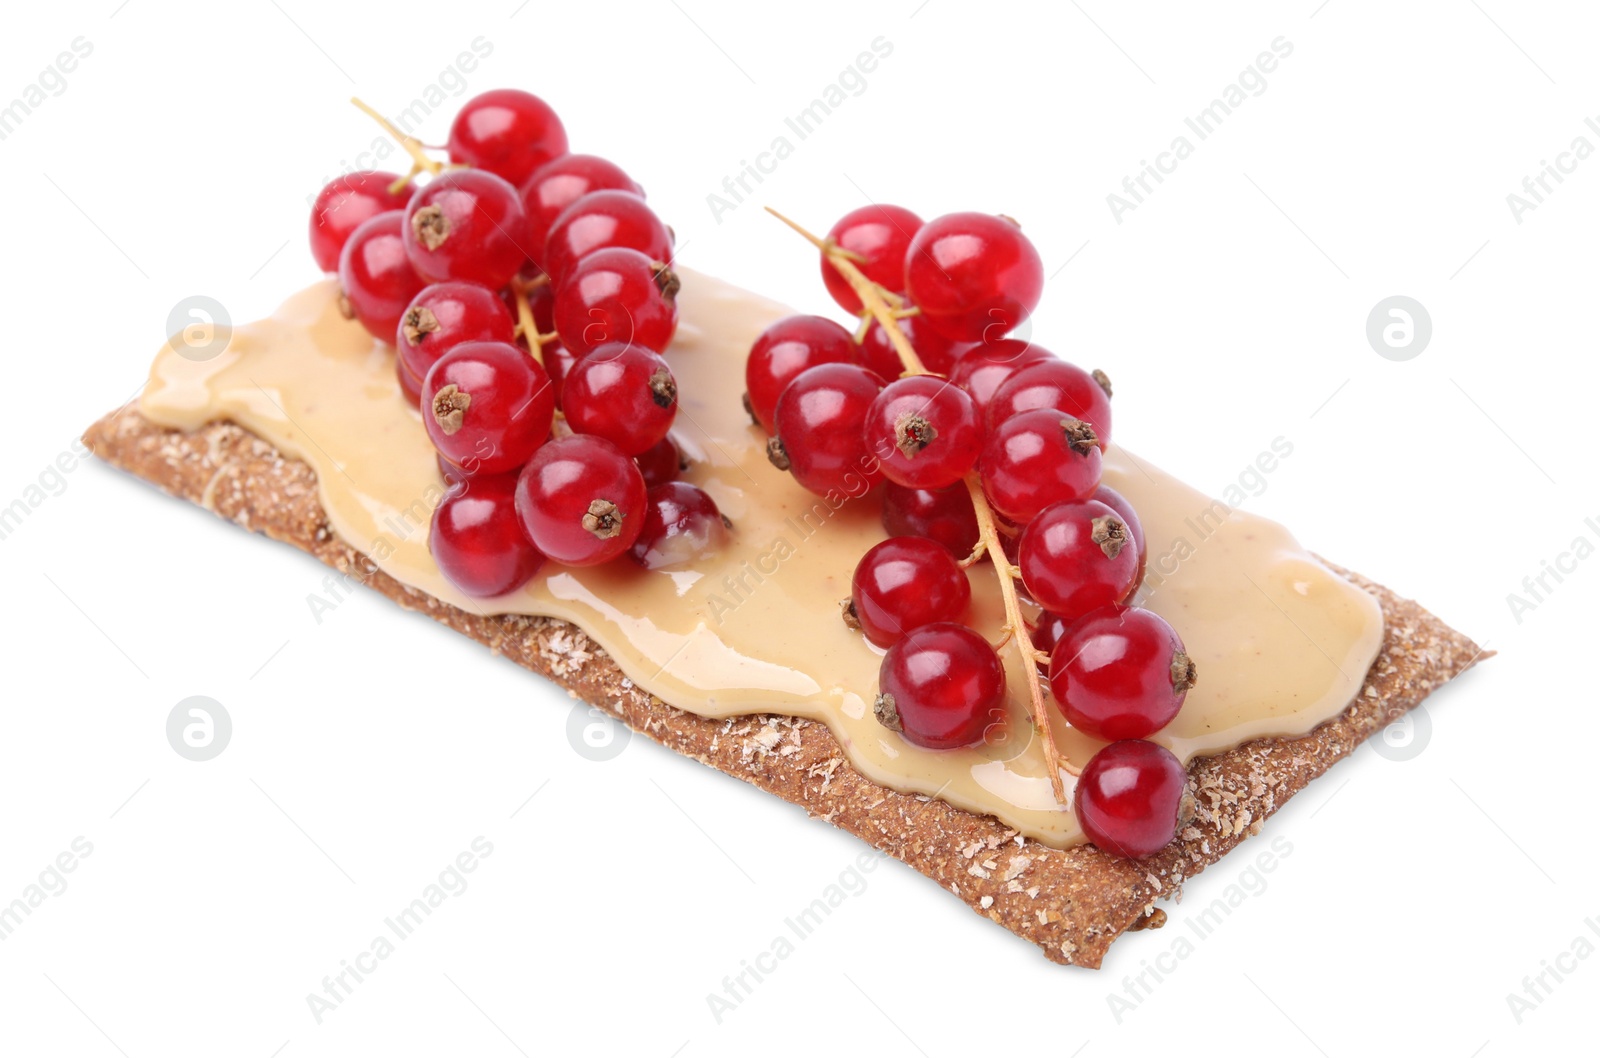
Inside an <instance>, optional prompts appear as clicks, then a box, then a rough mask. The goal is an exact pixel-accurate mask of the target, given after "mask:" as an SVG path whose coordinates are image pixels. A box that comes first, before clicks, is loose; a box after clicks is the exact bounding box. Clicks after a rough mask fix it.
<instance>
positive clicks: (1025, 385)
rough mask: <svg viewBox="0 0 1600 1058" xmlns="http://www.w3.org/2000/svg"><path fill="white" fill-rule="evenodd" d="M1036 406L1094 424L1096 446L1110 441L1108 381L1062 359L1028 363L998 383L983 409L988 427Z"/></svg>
mask: <svg viewBox="0 0 1600 1058" xmlns="http://www.w3.org/2000/svg"><path fill="white" fill-rule="evenodd" d="M1037 408H1054V409H1055V410H1056V411H1064V412H1066V413H1067V414H1068V415H1071V416H1072V417H1073V418H1075V419H1082V420H1083V421H1084V422H1086V423H1088V424H1089V425H1090V426H1091V427H1093V428H1094V432H1095V436H1096V437H1098V438H1099V443H1100V450H1101V451H1105V449H1106V446H1107V445H1109V444H1110V442H1111V381H1110V380H1109V379H1107V378H1106V376H1105V374H1104V373H1103V372H1095V373H1094V374H1090V373H1089V372H1088V371H1085V370H1084V369H1083V368H1081V367H1078V366H1076V365H1074V364H1069V363H1067V362H1066V361H1065V360H1061V359H1050V360H1045V361H1041V362H1039V363H1032V364H1028V365H1027V366H1026V367H1024V368H1022V369H1021V370H1019V371H1018V372H1017V373H1016V374H1014V375H1012V376H1011V377H1010V378H1008V379H1006V380H1005V382H1003V383H1001V385H1000V386H999V388H997V389H996V390H995V391H994V396H993V397H992V398H991V399H990V401H989V407H988V410H987V412H986V413H985V414H986V415H987V416H988V419H987V421H988V424H989V426H990V427H994V426H997V425H999V424H1000V423H1003V422H1005V421H1006V420H1007V419H1009V418H1011V417H1012V416H1014V415H1021V414H1022V413H1023V412H1025V411H1033V410H1035V409H1037Z"/></svg>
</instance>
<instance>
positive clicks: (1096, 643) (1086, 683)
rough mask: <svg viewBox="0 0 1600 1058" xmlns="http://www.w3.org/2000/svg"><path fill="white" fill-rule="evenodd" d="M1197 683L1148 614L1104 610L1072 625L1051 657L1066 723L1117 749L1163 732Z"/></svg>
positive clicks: (1190, 665) (1175, 644)
mask: <svg viewBox="0 0 1600 1058" xmlns="http://www.w3.org/2000/svg"><path fill="white" fill-rule="evenodd" d="M1194 683H1195V664H1194V662H1193V661H1192V660H1190V658H1189V655H1188V654H1186V653H1184V649H1183V641H1182V640H1180V639H1179V638H1178V633H1177V632H1175V631H1173V629H1172V626H1171V625H1169V624H1168V623H1167V622H1166V621H1164V620H1162V619H1161V617H1159V616H1158V615H1156V614H1154V613H1152V612H1150V611H1149V610H1144V609H1139V608H1137V607H1128V606H1104V607H1101V608H1100V609H1098V610H1094V611H1092V612H1090V613H1088V614H1085V615H1084V616H1083V617H1080V618H1078V620H1076V621H1074V622H1073V623H1072V624H1071V625H1070V626H1068V628H1067V629H1066V631H1065V632H1064V633H1063V634H1062V636H1061V638H1060V640H1059V641H1058V642H1057V643H1056V644H1055V647H1054V648H1053V650H1052V651H1051V656H1050V690H1051V691H1052V692H1053V693H1054V694H1055V698H1056V704H1057V705H1058V706H1060V708H1061V714H1062V715H1063V716H1065V717H1066V718H1067V722H1068V723H1070V724H1071V725H1072V726H1073V727H1075V728H1077V729H1078V730H1079V731H1082V732H1083V733H1084V734H1086V735H1091V736H1093V737H1094V738H1100V739H1105V740H1106V741H1108V742H1115V741H1117V740H1118V739H1125V738H1144V737H1146V736H1148V735H1152V734H1154V733H1155V732H1157V731H1159V730H1161V729H1162V728H1163V727H1166V726H1167V724H1169V723H1171V722H1172V719H1173V717H1175V716H1177V715H1178V710H1179V709H1180V708H1182V707H1183V699H1184V696H1185V695H1186V694H1187V693H1188V691H1189V688H1191V687H1193V686H1194Z"/></svg>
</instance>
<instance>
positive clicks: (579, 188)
mask: <svg viewBox="0 0 1600 1058" xmlns="http://www.w3.org/2000/svg"><path fill="white" fill-rule="evenodd" d="M591 191H626V192H628V193H629V194H634V195H638V196H639V197H640V198H643V197H644V189H643V188H641V187H640V186H639V185H638V184H636V183H634V182H633V180H632V178H630V177H629V176H628V174H627V173H625V172H623V171H622V170H621V169H620V168H618V167H617V166H615V165H613V164H611V163H610V162H608V161H606V160H605V159H604V158H597V157H596V156H594V155H592V154H563V155H562V156H561V157H559V158H556V159H553V160H551V161H548V162H546V163H545V164H543V165H541V166H540V167H539V168H538V169H536V170H534V173H533V175H532V176H530V177H528V179H527V180H526V181H525V182H524V183H523V185H522V208H523V210H524V212H526V213H527V214H528V231H529V233H530V238H531V240H532V241H531V242H530V243H529V244H528V245H529V246H530V247H532V248H534V249H535V250H538V249H540V248H542V247H543V246H544V243H545V240H546V239H547V238H549V237H550V227H551V225H553V224H555V222H556V218H557V217H559V216H561V212H562V211H563V210H565V209H566V208H567V207H568V206H570V205H572V204H573V203H574V202H576V201H578V199H580V198H582V197H583V196H584V195H587V194H588V193H589V192H591Z"/></svg>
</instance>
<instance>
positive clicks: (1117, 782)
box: [1072, 739, 1188, 859]
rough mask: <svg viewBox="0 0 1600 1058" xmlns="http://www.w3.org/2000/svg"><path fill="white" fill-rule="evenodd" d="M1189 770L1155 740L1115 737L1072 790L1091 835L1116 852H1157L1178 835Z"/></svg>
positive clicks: (1138, 855) (1075, 810)
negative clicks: (1179, 813)
mask: <svg viewBox="0 0 1600 1058" xmlns="http://www.w3.org/2000/svg"><path fill="white" fill-rule="evenodd" d="M1187 783H1188V774H1187V773H1186V772H1185V771H1184V770H1183V765H1182V764H1179V763H1178V758H1177V757H1174V756H1173V755H1172V754H1171V753H1169V752H1168V751H1167V750H1165V749H1162V748H1161V747H1160V746H1158V745H1156V744H1155V743H1154V742H1141V741H1139V740H1137V739H1130V740H1128V741H1125V742H1113V743H1111V745H1109V746H1106V747H1105V748H1104V749H1102V750H1101V751H1100V752H1099V753H1096V754H1095V755H1094V756H1093V757H1092V758H1090V760H1089V763H1088V765H1087V766H1085V767H1084V769H1083V774H1082V775H1079V776H1078V784H1077V787H1076V788H1075V789H1074V790H1073V793H1072V810H1073V813H1074V814H1075V815H1076V816H1077V817H1078V823H1079V825H1080V826H1082V827H1083V832H1084V833H1085V834H1086V835H1088V837H1089V840H1090V841H1092V842H1094V843H1095V844H1096V845H1098V846H1099V847H1100V848H1101V850H1102V851H1104V852H1109V853H1111V854H1113V855H1115V856H1127V857H1130V858H1133V859H1142V858H1144V857H1145V856H1152V855H1154V854H1155V853H1157V852H1160V851H1161V850H1162V849H1164V848H1166V847H1167V845H1168V844H1169V843H1170V842H1171V841H1172V839H1173V838H1175V837H1177V834H1178V812H1179V809H1180V808H1181V807H1182V804H1183V791H1184V787H1185V786H1186V785H1187Z"/></svg>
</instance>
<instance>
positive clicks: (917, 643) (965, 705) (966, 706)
mask: <svg viewBox="0 0 1600 1058" xmlns="http://www.w3.org/2000/svg"><path fill="white" fill-rule="evenodd" d="M1005 697H1006V670H1005V667H1004V666H1003V665H1001V664H1000V658H999V657H998V656H996V654H995V652H994V647H992V646H990V645H989V642H988V640H986V639H984V638H983V637H982V636H980V635H979V634H978V633H976V632H974V631H973V630H972V629H970V628H968V627H966V626H965V625H958V624H952V623H949V622H940V623H938V624H931V625H924V626H923V627H921V628H919V629H917V630H916V631H915V632H912V633H910V634H909V635H907V636H906V637H905V638H904V639H902V640H900V642H898V643H896V644H895V645H894V646H892V647H890V648H889V652H888V653H887V654H885V655H884V656H883V663H882V665H881V666H880V667H879V669H878V698H877V701H876V702H875V703H874V705H873V710H872V711H873V714H874V715H875V716H877V718H878V720H879V722H881V723H882V724H883V725H884V726H885V727H887V728H889V729H890V730H891V731H898V732H900V734H901V736H902V737H903V738H905V740H906V741H907V742H909V743H911V744H912V745H914V746H922V747H924V748H925V749H958V748H960V747H962V746H971V745H976V744H977V743H979V742H981V741H983V737H984V733H985V732H986V731H987V730H988V729H989V727H990V726H991V725H993V724H997V723H1001V722H1002V721H1003V720H1004V717H1005Z"/></svg>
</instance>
